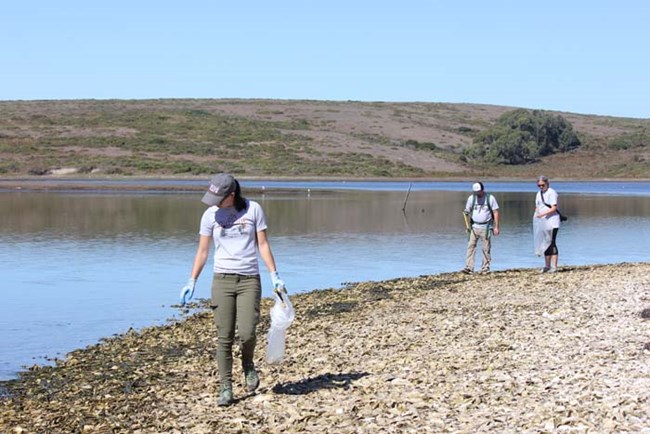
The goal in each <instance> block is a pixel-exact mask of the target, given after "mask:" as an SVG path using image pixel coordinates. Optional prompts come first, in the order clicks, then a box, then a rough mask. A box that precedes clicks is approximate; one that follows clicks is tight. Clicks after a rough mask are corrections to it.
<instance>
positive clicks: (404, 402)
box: [0, 263, 650, 433]
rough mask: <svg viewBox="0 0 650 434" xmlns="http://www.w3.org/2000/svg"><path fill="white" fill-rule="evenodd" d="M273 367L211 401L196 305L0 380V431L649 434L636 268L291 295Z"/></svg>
mask: <svg viewBox="0 0 650 434" xmlns="http://www.w3.org/2000/svg"><path fill="white" fill-rule="evenodd" d="M292 300H293V303H294V306H295V308H296V321H295V322H294V324H293V325H292V326H291V328H290V329H289V331H288V335H287V357H286V360H285V361H284V362H283V363H282V364H281V365H273V366H270V365H267V364H266V363H265V362H264V361H263V356H264V349H265V345H266V331H267V329H268V325H269V323H268V311H269V308H270V306H271V300H269V299H265V300H263V319H262V322H261V324H260V327H259V328H258V350H257V354H256V359H257V364H258V369H259V371H260V376H261V379H262V384H261V387H260V389H258V391H257V392H256V393H254V394H246V393H244V386H243V384H242V379H243V378H242V373H241V368H240V366H239V365H238V364H236V365H235V370H234V378H235V384H234V386H235V397H236V402H235V404H234V405H232V406H230V407H227V408H220V407H217V406H216V401H217V399H218V390H219V383H218V374H217V370H216V361H215V360H214V358H213V354H214V351H215V348H216V339H215V335H216V332H215V331H214V326H213V322H212V314H211V313H210V312H209V311H207V310H206V308H205V303H199V304H198V305H195V309H193V310H192V311H189V312H188V313H187V315H186V317H185V318H184V319H182V320H177V321H174V322H170V323H169V324H167V325H164V326H157V327H150V328H146V329H143V330H140V331H137V332H136V331H130V332H129V333H126V334H124V335H121V336H118V337H115V338H110V339H106V340H104V341H103V342H101V343H100V344H98V345H95V346H91V347H88V348H85V349H82V350H78V351H74V352H72V353H70V354H69V355H68V356H67V358H66V359H65V360H63V361H59V362H58V363H57V366H55V367H37V368H32V369H30V370H29V371H26V372H25V373H23V374H22V375H21V377H20V378H19V379H18V380H14V381H10V382H5V383H4V384H2V385H3V386H4V387H5V388H6V390H7V391H8V393H6V394H5V395H4V396H3V397H2V398H0V432H2V433H11V432H16V433H20V432H35V433H36V432H38V433H45V432H46V433H69V432H83V433H114V432H120V433H122V432H124V433H127V432H128V433H160V432H165V433H205V432H242V433H251V432H264V433H280V432H319V433H323V432H336V433H377V432H386V433H389V432H391V433H392V432H394V433H401V432H413V433H416V432H467V433H470V432H540V433H541V432H585V433H586V432H649V433H650V329H649V325H650V322H649V321H650V319H647V317H650V314H649V312H650V309H649V308H650V263H640V264H616V265H604V266H586V267H563V268H561V269H560V272H559V273H557V274H552V275H551V274H539V273H538V272H537V271H536V270H530V269H520V270H507V271H500V272H494V273H491V274H489V275H470V276H465V275H463V274H460V273H445V274H439V275H432V276H422V277H420V278H409V279H395V280H390V281H384V282H363V283H356V284H350V285H349V286H348V287H347V288H343V289H336V290H334V289H331V290H322V291H314V292H311V293H307V294H298V295H293V296H292Z"/></svg>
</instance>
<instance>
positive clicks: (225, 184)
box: [201, 173, 237, 206]
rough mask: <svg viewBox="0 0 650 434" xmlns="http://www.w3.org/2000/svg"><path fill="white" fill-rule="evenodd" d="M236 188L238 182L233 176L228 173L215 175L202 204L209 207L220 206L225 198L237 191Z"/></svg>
mask: <svg viewBox="0 0 650 434" xmlns="http://www.w3.org/2000/svg"><path fill="white" fill-rule="evenodd" d="M236 187H237V181H235V178H233V177H232V176H231V175H228V174H227V173H219V174H217V175H214V176H213V177H212V179H211V180H210V187H208V191H207V192H206V193H205V194H204V195H203V199H201V202H203V203H204V204H206V205H209V206H214V205H219V204H220V203H221V201H222V200H223V198H224V197H226V196H228V195H229V194H230V193H232V192H233V191H235V189H236Z"/></svg>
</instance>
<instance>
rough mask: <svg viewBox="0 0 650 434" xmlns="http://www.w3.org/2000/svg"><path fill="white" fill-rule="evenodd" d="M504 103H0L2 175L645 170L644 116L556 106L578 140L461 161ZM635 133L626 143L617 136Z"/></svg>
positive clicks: (636, 174) (619, 174) (603, 173)
mask: <svg viewBox="0 0 650 434" xmlns="http://www.w3.org/2000/svg"><path fill="white" fill-rule="evenodd" d="M513 109H515V108H514V107H503V106H490V105H478V104H444V103H382V102H356V101H348V102H336V101H287V100H214V99H213V100H210V99H182V100H180V99H179V100H171V99H166V100H103V101H97V100H64V101H5V102H0V175H2V176H5V177H7V176H24V175H73V174H82V175H88V176H90V175H93V176H94V175H101V174H104V175H157V176H189V175H204V174H209V173H213V172H215V171H218V170H226V171H229V172H232V173H235V174H237V175H239V176H251V177H252V176H288V177H402V178H421V177H429V178H432V177H463V178H464V177H468V176H490V177H508V178H525V177H530V176H534V175H537V174H539V173H545V174H548V175H550V176H552V177H555V178H636V179H638V178H650V144H649V143H648V142H647V141H646V137H648V136H649V133H648V131H649V130H650V119H629V118H615V117H605V116H591V115H580V114H573V113H558V114H561V115H562V116H564V117H565V118H566V119H567V120H569V121H570V122H571V123H572V124H573V126H574V129H575V130H576V131H577V132H578V133H579V135H580V138H581V140H582V143H583V145H582V147H581V148H580V149H578V150H577V151H573V152H571V153H569V154H563V155H554V156H550V157H546V158H545V159H542V160H541V161H539V162H537V163H534V164H528V165H523V166H487V165H485V164H482V163H478V162H474V161H467V160H466V158H465V157H464V155H463V150H465V149H466V148H467V147H468V146H470V145H471V144H472V140H473V138H474V136H475V135H476V134H477V133H478V132H480V131H483V130H485V129H486V128H488V127H490V126H491V125H493V123H494V122H495V120H496V119H497V118H498V117H499V116H500V115H502V114H503V113H505V112H507V111H510V110H513ZM631 135H637V136H639V137H641V138H642V139H641V140H640V141H639V140H637V142H635V143H634V144H633V145H629V144H627V143H623V144H621V140H620V139H621V138H625V137H629V136H631Z"/></svg>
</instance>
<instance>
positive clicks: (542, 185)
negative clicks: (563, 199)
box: [537, 184, 546, 188]
mask: <svg viewBox="0 0 650 434" xmlns="http://www.w3.org/2000/svg"><path fill="white" fill-rule="evenodd" d="M545 185H546V184H537V186H538V187H539V188H542V187H544V186H545Z"/></svg>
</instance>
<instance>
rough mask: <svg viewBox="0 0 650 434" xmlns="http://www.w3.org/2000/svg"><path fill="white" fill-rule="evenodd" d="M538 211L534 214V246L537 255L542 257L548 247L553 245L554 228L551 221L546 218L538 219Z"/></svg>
mask: <svg viewBox="0 0 650 434" xmlns="http://www.w3.org/2000/svg"><path fill="white" fill-rule="evenodd" d="M536 215H537V211H535V213H534V214H533V244H534V245H535V254H536V255H537V256H542V255H543V254H544V252H545V251H546V249H548V246H550V245H551V239H552V237H553V228H552V227H551V222H550V219H547V218H545V217H541V218H538V217H536Z"/></svg>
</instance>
